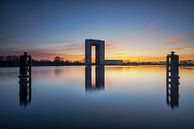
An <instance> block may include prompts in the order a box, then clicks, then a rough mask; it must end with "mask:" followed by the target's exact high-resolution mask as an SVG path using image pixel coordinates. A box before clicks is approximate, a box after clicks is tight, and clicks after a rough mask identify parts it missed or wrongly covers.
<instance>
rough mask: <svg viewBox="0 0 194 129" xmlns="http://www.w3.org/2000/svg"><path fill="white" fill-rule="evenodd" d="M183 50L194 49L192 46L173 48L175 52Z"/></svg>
mask: <svg viewBox="0 0 194 129" xmlns="http://www.w3.org/2000/svg"><path fill="white" fill-rule="evenodd" d="M185 49H194V45H190V46H183V47H177V48H174V50H177V51H179V50H185Z"/></svg>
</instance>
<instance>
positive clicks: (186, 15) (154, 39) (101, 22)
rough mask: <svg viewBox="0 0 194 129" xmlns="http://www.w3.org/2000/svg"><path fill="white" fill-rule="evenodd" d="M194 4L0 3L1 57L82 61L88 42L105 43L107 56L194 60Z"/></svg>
mask: <svg viewBox="0 0 194 129" xmlns="http://www.w3.org/2000/svg"><path fill="white" fill-rule="evenodd" d="M193 12H194V2H193V1H187V0H184V1H178V0H177V1H169V0H168V1H165V0H163V1H159V0H155V1H153V0H136V1H135V0H133V1H127V0H121V1H116V0H113V1H111V0H107V1H101V0H99V1H97V0H96V1H93V0H90V1H89V0H88V1H84V0H82V1H81V0H80V1H76V0H73V1H60V0H56V1H54V0H52V1H46V0H45V1H44V0H43V1H35V0H34V1H28V0H27V1H20V0H18V1H11V0H5V1H1V2H0V19H1V20H0V51H1V52H0V54H1V55H5V54H19V53H21V52H23V51H29V52H30V53H32V56H33V55H34V58H37V59H40V58H44V59H46V58H49V59H51V58H53V57H54V56H55V55H59V56H63V57H64V58H65V59H72V60H73V59H76V60H81V59H82V58H84V47H83V45H84V40H85V39H86V38H94V39H102V40H105V41H106V45H107V46H106V58H111V59H112V58H113V59H125V60H126V59H135V58H137V57H142V58H150V59H153V58H158V59H161V58H162V57H164V56H165V55H166V54H167V52H170V51H171V50H175V51H177V53H179V54H181V55H183V57H184V59H193V58H194V52H193V50H194V24H193V23H194V13H193Z"/></svg>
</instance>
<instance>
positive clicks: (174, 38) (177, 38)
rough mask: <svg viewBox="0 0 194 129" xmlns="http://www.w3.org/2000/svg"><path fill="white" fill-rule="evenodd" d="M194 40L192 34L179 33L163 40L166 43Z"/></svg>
mask: <svg viewBox="0 0 194 129" xmlns="http://www.w3.org/2000/svg"><path fill="white" fill-rule="evenodd" d="M187 42H188V43H191V42H194V34H180V35H175V36H172V37H168V38H167V39H165V40H164V43H166V44H181V43H187Z"/></svg>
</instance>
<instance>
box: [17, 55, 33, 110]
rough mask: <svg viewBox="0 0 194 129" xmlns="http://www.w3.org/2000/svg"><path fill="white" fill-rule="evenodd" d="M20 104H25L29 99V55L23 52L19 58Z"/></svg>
mask: <svg viewBox="0 0 194 129" xmlns="http://www.w3.org/2000/svg"><path fill="white" fill-rule="evenodd" d="M19 85H20V88H19V96H20V104H21V105H24V106H26V105H27V104H28V103H30V101H31V56H30V55H28V54H27V52H24V55H21V56H20V58H19Z"/></svg>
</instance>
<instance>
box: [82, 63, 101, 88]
mask: <svg viewBox="0 0 194 129" xmlns="http://www.w3.org/2000/svg"><path fill="white" fill-rule="evenodd" d="M94 72H95V73H93V72H92V67H91V66H86V67H85V89H86V91H88V90H89V91H91V90H104V66H95V71H94ZM93 76H95V77H94V78H95V81H94V82H93V81H92V78H93Z"/></svg>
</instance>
